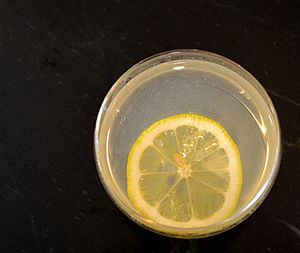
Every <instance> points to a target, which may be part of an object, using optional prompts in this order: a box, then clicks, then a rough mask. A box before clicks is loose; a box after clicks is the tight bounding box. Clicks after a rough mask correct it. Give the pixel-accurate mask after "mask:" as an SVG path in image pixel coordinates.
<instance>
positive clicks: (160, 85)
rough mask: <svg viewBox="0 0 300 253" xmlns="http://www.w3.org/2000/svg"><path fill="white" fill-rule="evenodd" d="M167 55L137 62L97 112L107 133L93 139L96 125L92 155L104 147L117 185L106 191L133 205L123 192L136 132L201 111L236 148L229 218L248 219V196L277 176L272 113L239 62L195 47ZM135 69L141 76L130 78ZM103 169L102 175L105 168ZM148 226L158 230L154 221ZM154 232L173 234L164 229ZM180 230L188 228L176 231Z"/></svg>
mask: <svg viewBox="0 0 300 253" xmlns="http://www.w3.org/2000/svg"><path fill="white" fill-rule="evenodd" d="M173 54H174V55H172V54H169V56H168V57H167V56H166V57H165V58H164V59H165V60H166V62H163V63H160V62H158V63H157V62H156V64H154V63H153V61H154V60H152V62H151V60H150V63H152V65H153V66H151V67H148V68H146V69H143V71H142V72H140V71H141V70H140V69H139V68H138V67H135V68H134V69H133V70H132V76H125V79H128V80H126V85H125V86H123V87H122V89H120V90H119V91H118V92H117V93H115V94H114V96H112V97H110V101H105V102H104V106H103V107H102V110H103V111H106V114H105V116H103V115H102V116H103V117H102V119H101V120H102V125H101V131H102V133H108V134H103V135H101V132H100V139H99V135H98V134H99V133H97V130H96V135H95V137H96V142H95V144H96V146H95V148H96V155H97V148H98V147H99V145H100V146H101V143H103V147H106V155H105V157H106V161H108V163H107V164H106V165H104V166H106V167H107V169H108V170H109V171H111V172H110V176H111V180H113V182H114V184H115V187H116V189H115V190H114V191H115V192H110V189H108V191H109V192H110V194H111V195H113V194H117V195H118V194H119V195H120V196H119V198H123V200H124V203H125V204H126V205H128V207H130V208H132V206H131V204H130V203H129V200H128V196H127V195H126V193H127V182H126V163H127V157H128V153H129V151H130V149H131V146H132V144H133V143H134V142H135V140H136V139H137V137H138V136H139V135H140V133H141V132H143V131H144V130H145V129H146V128H147V127H148V126H149V125H151V124H153V123H154V122H156V121H158V120H160V119H162V118H166V117H169V116H172V115H176V114H182V113H194V114H201V115H204V116H206V117H209V118H211V119H213V120H215V121H217V122H219V123H220V124H221V125H223V126H224V127H225V129H226V130H227V131H228V133H229V135H230V136H231V137H232V138H233V140H234V141H235V143H236V144H237V146H238V148H239V151H240V156H241V161H242V168H243V187H242V192H241V196H240V199H239V202H238V206H237V209H236V211H235V213H234V215H233V216H236V217H237V218H236V222H239V221H241V220H242V217H246V215H247V214H246V211H247V209H250V207H252V206H253V204H254V203H253V201H254V199H255V198H259V197H261V198H263V196H265V194H266V192H267V189H264V191H263V192H261V193H259V191H262V190H261V189H262V187H267V186H268V187H267V188H269V187H270V185H271V182H272V181H273V180H274V178H275V175H276V171H277V166H278V159H279V158H278V157H279V151H280V145H279V138H280V137H279V128H278V123H277V116H276V114H275V113H274V112H275V111H274V109H273V107H272V104H271V102H270V101H269V99H268V97H267V96H266V94H265V92H264V91H263V89H262V88H261V87H260V86H259V84H258V83H257V82H256V80H255V79H253V78H252V76H250V75H249V74H248V73H247V72H244V70H243V69H240V67H238V66H236V65H234V64H233V63H231V62H227V60H226V59H224V58H218V57H217V56H215V55H210V54H206V53H201V52H193V51H187V52H181V53H177V54H176V53H173ZM172 57H173V58H172ZM197 57H198V58H197ZM158 58H159V57H158ZM160 58H163V56H160ZM171 58H172V59H171ZM150 63H148V64H149V65H151V64H150ZM226 64H227V65H226ZM144 65H145V63H144ZM136 72H140V73H139V74H138V75H135V74H136ZM248 75H249V76H248ZM126 77H127V78H126ZM132 77H133V78H132ZM121 79H122V77H121ZM123 81H124V77H123ZM119 82H120V80H119ZM109 95H110V94H109ZM109 95H108V96H109ZM97 145H98V146H97ZM96 158H97V156H96ZM98 158H99V159H100V157H98ZM100 166H101V165H100ZM104 166H103V165H102V166H101V168H102V167H104ZM101 168H100V173H103V169H102V170H101ZM105 173H108V172H104V174H103V175H102V174H101V176H102V177H105V176H106V174H105ZM106 186H107V185H106ZM258 194H259V195H258ZM112 197H113V198H114V196H112ZM117 204H120V203H117ZM121 208H124V206H121ZM133 212H136V211H133ZM127 214H128V213H127ZM128 215H129V216H130V215H133V214H128ZM134 215H135V213H134ZM138 215H140V214H138ZM131 217H132V216H131ZM135 218H136V217H134V219H135ZM141 218H143V217H141ZM233 220H234V217H233V219H232V221H233ZM146 226H147V225H146ZM222 227H224V226H219V227H217V229H216V228H211V229H209V230H207V231H206V233H207V232H208V233H216V232H218V231H220V230H223V229H224V228H223V229H222ZM151 228H152V229H156V225H155V224H154V225H153V227H151ZM171 230H172V229H171ZM160 232H166V233H168V234H171V235H172V232H170V230H169V231H160ZM176 233H177V234H178V232H176ZM176 233H175V232H174V234H173V235H177V234H176ZM184 233H187V231H183V234H182V235H181V236H184ZM193 236H197V235H193ZM198 236H201V234H200V233H198Z"/></svg>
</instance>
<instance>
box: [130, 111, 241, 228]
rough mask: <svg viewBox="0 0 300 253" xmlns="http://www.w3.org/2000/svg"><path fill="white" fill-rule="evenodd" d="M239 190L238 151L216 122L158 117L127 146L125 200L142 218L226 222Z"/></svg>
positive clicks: (186, 224)
mask: <svg viewBox="0 0 300 253" xmlns="http://www.w3.org/2000/svg"><path fill="white" fill-rule="evenodd" d="M241 187H242V167H241V161H240V155H239V151H238V148H237V146H236V144H235V143H234V141H233V140H232V139H231V137H230V136H229V134H228V133H227V132H226V130H225V129H224V128H223V127H222V126H221V125H220V124H219V123H217V122H216V121H214V120H211V119H209V118H206V117H203V116H200V115H195V114H180V115H175V116H172V117H169V118H166V119H162V120H160V121H158V122H156V123H154V124H153V125H151V126H150V127H149V128H147V129H146V130H145V131H144V132H143V133H142V134H141V135H140V136H139V137H138V139H137V140H136V142H135V143H134V145H133V146H132V148H131V151H130V153H129V156H128V163H127V189H128V196H129V199H130V200H131V202H132V204H133V205H134V207H135V208H136V209H137V210H138V211H139V212H140V213H141V214H142V215H144V216H145V217H146V218H149V219H151V220H153V221H154V222H157V223H159V224H163V225H168V226H172V227H181V228H193V227H202V226H208V225H211V224H215V223H217V222H220V221H222V220H224V219H226V218H228V217H229V216H230V215H231V214H232V213H233V211H234V210H235V208H236V205H237V203H238V200H239V196H240V192H241Z"/></svg>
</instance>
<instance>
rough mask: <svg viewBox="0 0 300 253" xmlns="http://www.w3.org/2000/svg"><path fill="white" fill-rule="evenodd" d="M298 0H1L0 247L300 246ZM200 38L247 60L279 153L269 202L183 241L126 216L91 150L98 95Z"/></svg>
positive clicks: (28, 252)
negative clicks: (151, 59)
mask: <svg viewBox="0 0 300 253" xmlns="http://www.w3.org/2000/svg"><path fill="white" fill-rule="evenodd" d="M299 12H300V4H299V1H272V2H271V1H268V3H267V1H245V0H243V1H229V0H228V1H219V0H214V1H202V0H198V1H158V0H154V1H125V0H120V1H96V0H91V1H88V0H87V1H83V0H81V1H74V0H73V1H71V0H54V1H49V0H48V1H47V0H40V1H33V0H27V1H21V0H13V1H9V0H1V1H0V252H4V253H5V252H8V253H18V252H24V253H35V252H43V253H47V252H57V253H65V252H69V253H75V252H80V253H81V252H83V253H89V252H153V253H154V252H190V253H191V252H193V253H194V252H256V253H259V252H299V251H300V215H299V214H300V188H299V183H300V173H299V171H300V163H299V157H300V128H299V125H300V84H299V80H300V70H299V66H300V22H299V21H300V20H299ZM177 48H198V49H203V50H208V51H212V52H216V53H219V54H221V55H224V56H226V57H228V58H230V59H232V60H234V61H236V62H238V63H239V64H241V65H242V66H243V67H245V68H246V69H247V70H249V71H250V72H251V73H252V74H253V75H254V76H255V77H257V79H258V80H260V82H261V83H262V84H263V86H264V87H265V88H266V90H267V91H268V93H269V95H270V96H271V98H272V100H273V102H274V105H275V107H276V109H277V112H278V115H279V118H280V122H281V127H282V143H283V154H282V164H281V168H280V172H279V175H278V178H277V180H276V182H275V185H274V187H273V189H272V190H271V192H270V194H269V196H268V198H267V199H266V201H265V202H264V203H263V205H262V206H261V207H260V208H259V209H258V210H257V212H255V213H254V214H253V215H252V216H251V217H250V218H249V219H247V220H246V221H245V222H243V223H242V224H241V225H239V226H238V227H236V228H234V229H232V230H230V231H228V232H226V233H224V234H221V235H218V236H214V237H211V238H207V239H199V240H179V239H172V238H167V237H162V236H159V235H156V234H154V233H152V232H149V231H146V230H144V229H143V228H141V227H139V226H138V225H136V224H135V223H133V222H132V221H130V220H129V219H128V218H126V217H125V216H124V215H123V214H122V213H121V212H120V211H119V210H118V208H117V207H116V206H115V205H114V204H113V202H112V201H111V200H110V199H109V197H108V195H107V194H106V192H105V191H104V189H103V187H102V185H101V183H100V181H99V179H98V176H97V171H96V168H95V163H94V157H93V130H94V125H95V120H96V116H97V113H98V110H99V107H100V104H101V102H102V100H103V98H104V96H105V94H106V93H107V91H108V90H109V88H110V87H111V85H112V84H113V83H114V81H115V80H116V79H117V78H118V77H119V76H120V75H121V74H122V73H123V72H124V71H125V70H126V69H128V68H129V67H130V66H132V65H133V64H135V63H136V62H138V61H140V60H142V59H143V58H146V57H148V56H150V55H153V54H155V53H158V52H161V51H165V50H170V49H177Z"/></svg>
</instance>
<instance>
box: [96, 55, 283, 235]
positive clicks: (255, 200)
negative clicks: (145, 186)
mask: <svg viewBox="0 0 300 253" xmlns="http://www.w3.org/2000/svg"><path fill="white" fill-rule="evenodd" d="M187 55H189V56H191V57H193V56H195V57H197V56H198V57H201V60H204V59H207V60H208V61H211V62H213V63H216V64H220V63H222V65H223V66H225V67H227V68H229V69H231V70H233V71H234V72H236V73H237V74H239V75H241V76H242V77H243V78H245V79H246V80H247V81H248V82H249V84H251V85H252V86H253V87H254V88H255V89H256V90H257V92H258V93H259V95H260V96H261V97H262V99H263V100H264V102H265V103H266V105H267V106H268V108H269V109H270V111H271V112H272V116H273V118H274V121H275V122H274V127H275V134H276V137H277V139H276V144H277V145H276V147H274V148H275V149H276V150H275V156H274V158H273V161H272V167H271V173H270V176H269V177H268V179H267V180H266V182H264V183H263V185H262V186H261V187H260V188H259V190H258V191H257V192H256V193H255V194H254V196H253V197H252V199H251V200H250V201H249V203H248V204H247V205H246V207H244V208H243V210H242V211H241V212H238V213H235V214H234V215H232V216H230V217H229V218H227V219H225V220H223V221H221V222H219V223H216V224H212V225H209V226H205V227H200V228H177V227H171V226H167V225H162V224H155V225H154V226H153V222H152V221H151V220H149V219H147V218H144V217H142V216H141V215H140V214H139V213H138V212H137V211H136V210H132V208H130V207H129V206H128V205H126V203H125V201H124V200H123V199H122V194H120V192H118V191H120V189H119V187H118V186H117V185H116V184H115V183H114V182H113V181H114V180H113V178H112V175H111V171H110V172H109V173H107V172H106V171H104V170H105V169H104V168H103V167H102V166H101V163H100V162H101V159H103V157H101V152H100V149H99V136H100V132H101V124H102V122H103V119H104V116H105V114H106V108H107V107H108V106H109V104H110V102H111V100H112V98H113V97H115V96H116V95H117V94H118V93H119V92H120V90H122V88H123V87H124V86H125V85H126V84H127V83H128V82H129V81H130V80H131V79H132V78H134V77H135V76H137V75H138V74H139V73H142V72H143V71H145V70H147V69H149V68H151V67H153V66H157V65H159V64H162V63H164V62H172V61H174V60H176V57H183V56H187ZM159 60H163V61H159ZM195 60H200V59H197V58H195ZM151 64H154V65H151ZM146 65H148V66H146ZM94 156H95V161H96V167H97V172H98V175H99V178H100V180H101V182H102V185H103V186H104V189H105V190H106V192H107V193H108V195H109V197H110V198H111V199H112V201H113V202H114V203H115V205H116V206H117V207H118V208H119V209H120V210H121V211H122V212H123V213H124V214H125V215H126V216H127V217H129V218H130V219H131V220H133V221H134V222H136V223H138V224H139V225H141V226H143V227H145V228H147V229H149V230H151V231H154V232H156V233H159V234H163V235H166V236H171V237H178V238H201V237H208V236H212V235H215V234H219V233H221V232H224V231H226V230H228V229H230V228H232V227H235V226H236V225H238V224H239V223H241V222H242V221H244V220H245V219H246V218H247V217H249V216H250V215H251V214H252V213H253V212H254V211H256V209H257V208H258V207H259V206H260V205H261V203H262V202H263V201H264V200H265V198H266V197H267V195H268V193H269V192H270V190H271V188H272V186H273V184H274V182H275V179H276V176H277V174H278V171H279V166H280V161H281V131H280V126H279V120H278V116H277V113H276V110H275V108H274V105H273V103H272V101H271V99H270V97H269V95H268V94H267V92H266V91H265V89H264V88H263V86H262V85H261V84H260V83H259V82H258V81H257V80H256V78H255V77H253V76H252V74H250V73H249V72H248V71H247V70H245V69H244V68H243V67H241V66H240V65H239V64H237V63H235V62H233V61H232V60H230V59H227V58H226V57H224V56H221V55H218V54H215V53H211V52H207V51H203V50H197V49H178V50H171V51H165V52H161V53H158V54H155V55H153V56H150V57H148V58H146V59H144V60H142V61H140V62H138V63H136V64H135V65H133V66H132V67H131V68H129V69H128V70H127V71H125V73H124V74H122V75H121V76H120V78H119V79H118V80H117V81H116V82H115V83H114V85H113V86H112V87H111V88H110V90H109V92H108V93H107V94H106V96H105V98H104V100H103V102H102V104H101V107H100V110H99V113H98V116H97V120H96V125H95V131H94ZM113 183H114V187H115V189H113V188H112V184H113Z"/></svg>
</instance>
